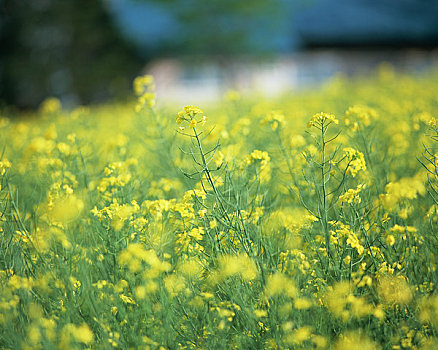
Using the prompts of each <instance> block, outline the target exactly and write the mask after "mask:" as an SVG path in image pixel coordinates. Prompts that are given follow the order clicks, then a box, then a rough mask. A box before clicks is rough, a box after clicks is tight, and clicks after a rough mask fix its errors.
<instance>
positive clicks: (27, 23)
mask: <svg viewBox="0 0 438 350" xmlns="http://www.w3.org/2000/svg"><path fill="white" fill-rule="evenodd" d="M0 50H1V52H0V101H1V102H2V103H7V104H15V105H17V106H19V107H22V108H32V107H36V106H37V105H38V104H39V103H40V102H41V101H42V100H43V99H44V98H45V97H47V96H51V95H52V96H57V97H59V98H61V99H62V100H63V101H64V102H66V103H67V104H69V103H70V104H77V103H90V102H99V101H103V100H106V99H108V98H113V97H118V96H123V95H125V94H127V93H128V92H129V91H130V81H131V78H132V77H133V76H134V75H135V74H137V73H138V71H139V70H140V69H141V66H142V63H143V59H141V58H140V57H139V56H138V55H137V54H136V52H135V50H134V49H133V47H132V46H131V45H130V44H128V43H126V41H125V40H122V39H121V38H120V36H119V34H118V32H117V31H116V30H115V29H114V28H113V26H112V21H111V20H110V17H109V15H108V14H107V13H106V11H105V7H104V4H103V2H102V1H93V0H92V1H90V0H62V1H60V0H20V1H16V0H0Z"/></svg>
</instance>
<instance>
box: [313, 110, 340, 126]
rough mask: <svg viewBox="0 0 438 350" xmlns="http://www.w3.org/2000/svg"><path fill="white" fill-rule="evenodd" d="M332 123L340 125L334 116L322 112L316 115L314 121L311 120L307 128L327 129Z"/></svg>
mask: <svg viewBox="0 0 438 350" xmlns="http://www.w3.org/2000/svg"><path fill="white" fill-rule="evenodd" d="M331 123H335V124H339V120H337V119H336V117H335V115H334V114H329V113H323V112H320V113H317V114H315V115H314V116H313V117H312V119H310V121H309V123H308V124H307V127H308V128H311V127H312V126H314V127H317V128H318V129H320V128H322V127H327V126H328V125H330V124H331Z"/></svg>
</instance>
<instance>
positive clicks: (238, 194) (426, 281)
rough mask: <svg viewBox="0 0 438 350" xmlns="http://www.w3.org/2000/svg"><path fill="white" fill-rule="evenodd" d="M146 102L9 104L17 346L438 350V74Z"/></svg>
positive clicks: (7, 300) (4, 297)
mask: <svg viewBox="0 0 438 350" xmlns="http://www.w3.org/2000/svg"><path fill="white" fill-rule="evenodd" d="M134 92H135V94H136V95H137V96H138V100H137V102H136V103H132V104H130V103H127V104H111V105H104V106H100V107H92V108H86V107H80V108H77V109H75V110H72V111H67V110H63V109H62V108H61V106H60V103H59V101H58V100H56V99H48V100H46V101H45V102H44V103H43V104H42V106H41V108H40V110H39V111H38V112H37V113H35V114H34V115H13V114H12V112H11V111H10V110H6V109H5V110H3V111H2V112H1V118H0V137H1V138H0V139H1V140H2V143H1V145H0V146H1V149H0V155H1V156H0V179H1V187H0V235H1V238H0V348H1V349H81V348H87V349H88V348H89V349H111V348H117V349H337V350H350V349H364V350H368V349H369V350H371V349H438V293H437V289H436V288H437V282H438V272H437V258H438V255H437V253H438V222H437V218H438V217H437V210H438V207H437V205H438V191H437V190H438V187H437V186H438V169H437V165H438V163H437V157H438V154H437V145H438V144H437V142H438V120H437V119H438V99H437V92H438V73H437V72H429V73H428V74H427V75H424V76H416V77H413V76H409V75H404V74H400V73H394V71H393V70H392V69H391V67H388V66H382V67H381V69H380V70H379V71H377V72H376V73H375V74H374V75H372V76H369V77H363V78H357V79H354V80H348V79H346V78H342V77H339V78H336V79H333V80H332V81H331V82H330V83H328V84H326V85H324V86H322V87H321V88H319V89H318V90H314V91H306V92H299V93H295V94H287V95H284V96H281V97H278V98H275V99H266V98H263V97H262V96H252V97H242V96H240V95H239V94H238V93H237V92H234V91H230V92H229V93H227V95H226V96H225V97H224V99H223V101H218V102H217V103H216V104H211V105H210V106H199V107H195V106H185V107H183V106H181V108H179V109H180V112H178V108H177V109H172V108H170V107H165V106H164V107H160V108H158V107H156V106H155V94H154V83H153V79H152V78H151V77H149V76H146V77H140V78H137V79H136V80H135V81H134ZM201 108H202V110H201ZM435 118H437V119H435Z"/></svg>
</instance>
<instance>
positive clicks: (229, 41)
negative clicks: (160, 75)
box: [137, 0, 304, 55]
mask: <svg viewBox="0 0 438 350" xmlns="http://www.w3.org/2000/svg"><path fill="white" fill-rule="evenodd" d="M137 1H143V2H150V3H154V4H157V5H159V6H160V7H162V8H164V9H166V11H168V12H170V13H171V14H172V15H173V17H174V18H175V20H176V21H177V23H178V24H179V33H178V37H179V38H180V40H179V42H172V45H171V47H172V49H173V50H174V49H177V51H178V52H180V53H184V54H208V55H228V54H236V53H248V52H250V53H260V52H263V51H269V50H270V49H272V48H271V47H270V46H271V45H270V44H269V43H262V42H260V40H267V41H274V40H275V34H277V35H278V34H279V32H284V31H285V32H286V33H288V32H289V31H288V29H287V28H280V27H282V26H285V25H286V26H287V25H288V24H290V22H291V21H289V20H288V19H286V20H285V18H283V17H284V16H285V15H286V14H290V13H291V11H290V10H291V9H293V7H294V6H296V3H298V2H296V3H295V4H291V2H290V1H287V0H246V1H236V0H208V1H206V0H137ZM302 1H304V0H301V1H299V2H302ZM256 32H257V33H258V34H261V35H254V33H256ZM263 33H268V36H267V37H265V38H263ZM269 33H270V34H271V35H270V36H269ZM266 49H267V50H266Z"/></svg>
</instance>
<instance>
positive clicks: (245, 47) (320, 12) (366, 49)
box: [0, 0, 438, 109]
mask: <svg viewBox="0 0 438 350" xmlns="http://www.w3.org/2000/svg"><path fill="white" fill-rule="evenodd" d="M437 48H438V0H295V1H291V0H289V1H288V0H245V1H235V0H208V1H207V0H91V1H90V0H20V1H17V0H0V106H5V105H14V106H17V107H18V108H24V109H33V108H36V107H37V106H38V105H39V104H40V103H41V102H42V101H43V100H44V99H45V98H47V97H48V96H55V97H57V98H59V99H60V100H61V101H62V103H63V105H64V106H66V107H74V106H76V105H79V104H90V103H101V102H105V101H107V100H109V99H126V98H127V97H129V96H131V95H132V92H131V83H132V79H133V78H134V77H135V76H137V75H139V74H145V73H150V74H153V75H154V76H155V78H156V82H157V84H156V85H157V95H158V96H157V97H158V100H159V101H160V100H163V101H175V102H181V103H185V104H189V103H193V104H199V102H200V101H204V100H213V99H216V98H218V97H220V96H222V95H223V94H224V92H225V91H227V90H228V89H236V90H238V91H242V92H245V91H258V92H262V93H265V94H272V95H274V94H277V93H281V92H284V91H287V90H295V89H301V88H307V87H312V86H313V85H318V84H321V83H322V82H324V81H325V80H327V79H329V78H330V77H332V76H333V75H335V74H337V73H339V72H341V73H343V74H345V75H347V76H354V75H356V74H364V73H366V72H368V71H370V70H372V69H375V68H376V66H378V65H379V64H380V63H381V62H389V63H391V64H392V65H394V67H395V68H396V69H399V70H409V71H414V72H421V71H425V70H426V69H429V68H430V67H431V66H433V65H435V64H436V63H437V62H438V50H437Z"/></svg>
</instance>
